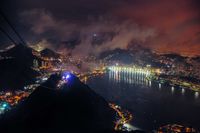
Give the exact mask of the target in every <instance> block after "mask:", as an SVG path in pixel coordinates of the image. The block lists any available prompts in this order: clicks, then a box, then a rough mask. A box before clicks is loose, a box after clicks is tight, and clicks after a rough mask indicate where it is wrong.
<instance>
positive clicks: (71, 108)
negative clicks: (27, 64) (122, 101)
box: [0, 75, 139, 133]
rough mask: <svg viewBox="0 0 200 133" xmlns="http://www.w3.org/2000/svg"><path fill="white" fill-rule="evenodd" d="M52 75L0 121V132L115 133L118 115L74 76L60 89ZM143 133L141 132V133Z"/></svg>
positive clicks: (56, 78)
mask: <svg viewBox="0 0 200 133" xmlns="http://www.w3.org/2000/svg"><path fill="white" fill-rule="evenodd" d="M59 79H60V76H59V75H52V76H51V77H50V78H49V79H48V81H47V82H46V83H44V84H43V85H41V86H40V87H38V88H37V89H36V90H35V91H34V92H33V93H32V94H31V95H30V96H29V97H28V98H27V99H26V100H25V101H23V102H22V103H21V104H19V105H18V106H17V107H16V108H15V109H13V110H11V111H10V112H7V113H6V114H5V115H3V117H2V118H1V119H0V131H4V132H8V133H10V132H20V133H27V132H28V133H42V132H47V133H49V132H51V133H55V132H56V133H65V132H66V133H97V132H99V133H106V132H107V133H114V132H115V131H114V130H113V128H114V120H115V112H114V111H113V110H112V109H111V108H110V107H109V105H108V103H107V102H106V101H105V100H104V99H103V98H102V97H101V96H99V95H98V94H96V93H95V92H94V91H92V90H91V89H90V88H89V87H88V86H87V85H85V84H83V83H81V82H80V81H79V79H78V78H77V77H75V76H73V75H71V78H70V80H69V82H68V83H67V84H65V85H64V86H63V87H62V89H59V90H58V89H56V84H57V82H58V81H59ZM138 132H139V131H138Z"/></svg>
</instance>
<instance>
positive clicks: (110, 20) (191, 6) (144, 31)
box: [2, 0, 200, 55]
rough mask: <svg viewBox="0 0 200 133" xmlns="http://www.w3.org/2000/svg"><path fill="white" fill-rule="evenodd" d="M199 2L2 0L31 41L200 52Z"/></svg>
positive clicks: (87, 48)
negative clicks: (199, 34)
mask: <svg viewBox="0 0 200 133" xmlns="http://www.w3.org/2000/svg"><path fill="white" fill-rule="evenodd" d="M13 5H14V6H13ZM199 5H200V1H199V0H173V1H169V0H162V1H161V0H74V1H69V0H41V1H39V0H29V1H27V0H18V1H12V0H7V1H5V2H4V3H3V4H2V7H3V10H4V12H6V14H7V15H8V16H10V18H11V19H12V20H13V21H14V22H16V23H15V25H16V26H17V27H18V30H19V31H20V32H21V34H22V35H23V36H24V37H25V38H26V40H27V41H28V42H29V43H30V44H36V43H40V44H42V43H41V42H43V43H44V44H45V45H46V46H51V47H54V48H57V49H58V50H59V49H62V50H63V49H64V50H66V51H67V50H69V49H70V50H71V52H72V53H73V54H79V53H80V51H81V50H83V49H84V51H82V52H81V53H82V54H90V53H91V52H92V53H99V52H100V51H103V50H104V49H114V48H122V49H126V48H127V45H128V44H129V43H130V42H131V41H133V40H135V41H136V42H140V44H141V45H143V46H145V47H149V48H151V49H153V50H156V51H159V52H178V53H181V54H185V55H200V41H199V36H198V33H199V32H200V9H199ZM19 20H20V21H19ZM24 25H25V26H24ZM47 44H48V45H47Z"/></svg>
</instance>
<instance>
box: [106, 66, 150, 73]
mask: <svg viewBox="0 0 200 133" xmlns="http://www.w3.org/2000/svg"><path fill="white" fill-rule="evenodd" d="M108 69H109V70H111V71H118V72H128V73H140V74H146V75H150V74H151V72H150V70H148V69H142V68H136V67H120V66H112V67H109V68H108Z"/></svg>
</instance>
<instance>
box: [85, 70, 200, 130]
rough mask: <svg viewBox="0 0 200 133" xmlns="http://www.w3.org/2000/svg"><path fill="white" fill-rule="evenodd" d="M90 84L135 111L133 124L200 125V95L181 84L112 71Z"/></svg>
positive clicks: (145, 127)
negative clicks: (155, 80) (175, 85)
mask: <svg viewBox="0 0 200 133" xmlns="http://www.w3.org/2000/svg"><path fill="white" fill-rule="evenodd" d="M87 84H88V85H89V86H90V87H91V88H92V89H94V90H95V91H96V92H97V93H98V94H100V95H101V96H103V97H104V98H105V99H106V100H108V101H111V102H114V103H116V104H118V105H120V106H121V107H123V108H125V109H127V110H128V111H130V112H131V113H132V114H133V120H132V122H131V124H132V125H134V126H136V127H139V128H141V129H143V130H153V129H156V128H158V127H159V126H163V125H166V124H173V123H176V124H182V125H187V126H190V125H192V126H193V127H195V128H196V129H199V128H200V96H199V93H198V92H193V91H190V90H188V89H183V88H180V87H172V86H170V85H167V84H160V85H159V83H158V82H153V81H152V82H150V81H147V80H146V78H145V75H143V74H136V73H127V72H114V71H109V72H107V73H105V74H104V75H103V76H99V77H94V78H92V79H90V80H89V81H88V82H87Z"/></svg>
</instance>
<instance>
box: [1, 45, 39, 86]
mask: <svg viewBox="0 0 200 133" xmlns="http://www.w3.org/2000/svg"><path fill="white" fill-rule="evenodd" d="M32 50H33V49H31V48H29V47H27V46H24V45H16V46H15V47H13V48H11V49H9V50H8V51H5V52H1V53H0V55H1V57H4V58H6V57H10V58H9V59H2V60H0V73H1V74H0V89H11V90H12V89H21V88H22V87H23V86H24V85H26V84H29V83H32V82H33V81H34V77H36V76H37V75H39V73H38V72H36V71H35V70H33V69H32V68H31V67H32V66H33V60H34V59H37V60H39V59H38V57H36V56H35V55H33V53H32Z"/></svg>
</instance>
